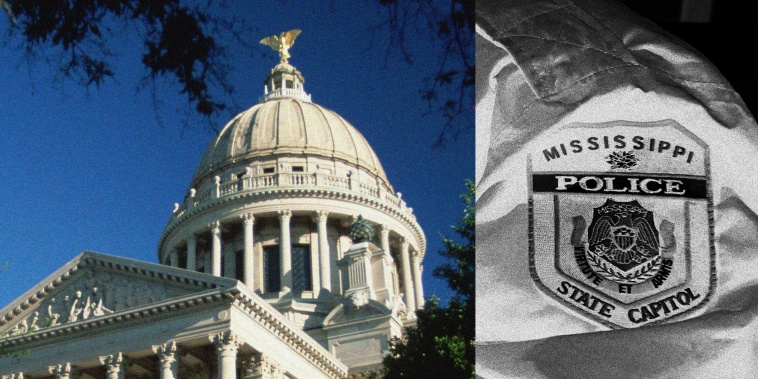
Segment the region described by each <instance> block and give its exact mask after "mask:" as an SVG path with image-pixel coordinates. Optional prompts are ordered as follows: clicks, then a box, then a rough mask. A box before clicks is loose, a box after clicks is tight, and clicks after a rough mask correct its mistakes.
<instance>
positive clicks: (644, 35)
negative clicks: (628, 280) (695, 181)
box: [476, 0, 758, 378]
mask: <svg viewBox="0 0 758 379" xmlns="http://www.w3.org/2000/svg"><path fill="white" fill-rule="evenodd" d="M476 7H477V33H478V35H477V90H476V96H477V99H476V101H477V203H476V204H477V245H478V249H477V250H478V251H477V262H476V265H477V266H476V267H477V375H478V376H480V377H482V378H593V377H613V376H615V377H624V378H630V377H634V378H691V377H707V378H722V377H723V378H752V377H758V360H757V359H756V357H755V354H754V346H755V342H756V341H755V340H756V337H755V336H756V332H758V328H756V325H758V320H756V316H758V215H756V210H758V191H756V189H755V188H754V187H755V185H754V183H755V182H756V179H758V178H756V177H753V176H754V175H756V174H758V173H756V172H755V171H754V167H756V165H758V158H756V157H758V134H756V131H757V130H758V127H757V126H756V123H755V121H754V120H753V117H752V115H751V114H750V112H749V111H748V109H747V106H746V105H745V104H744V102H743V101H742V99H741V98H740V96H739V95H738V94H737V93H736V92H735V91H734V90H733V89H732V87H731V86H730V85H729V84H728V83H727V82H726V80H725V79H724V78H723V76H722V75H721V74H720V73H719V71H718V69H717V68H716V67H714V66H713V65H712V64H711V63H710V62H709V61H708V60H707V59H706V58H705V57H703V56H702V55H701V54H699V53H698V52H696V51H694V50H693V49H692V48H690V47H689V46H688V45H686V44H685V43H684V42H682V41H680V40H678V39H677V38H675V37H673V36H671V35H670V34H668V33H667V32H665V31H663V30H662V29H660V28H659V27H657V26H656V25H655V24H653V23H651V22H650V21H648V20H646V19H644V18H641V17H639V16H637V15H635V14H634V13H633V12H631V11H629V10H628V9H626V8H625V7H624V6H622V5H618V4H616V3H611V2H606V1H589V0H584V1H583V0H553V1H547V0H537V1H528V0H524V1H477V5H476ZM613 123H621V124H624V123H627V124H629V125H649V124H656V123H671V124H676V125H678V126H677V127H679V126H681V127H682V128H684V129H686V131H685V133H689V134H691V135H692V136H693V139H697V140H701V141H703V142H704V144H705V145H707V149H708V151H709V152H710V156H709V162H707V163H708V164H709V167H710V173H709V179H708V180H709V186H710V189H711V194H710V197H711V198H712V217H713V219H712V220H710V221H709V220H698V221H696V222H699V223H701V225H703V227H708V226H710V228H711V230H712V236H711V237H710V238H711V239H712V241H711V243H712V244H713V250H714V255H715V258H714V259H715V261H714V267H715V272H714V276H715V277H714V278H713V283H714V286H713V287H712V289H711V293H709V295H708V296H709V299H708V301H707V302H705V303H704V304H703V305H702V307H701V308H698V309H697V310H693V311H692V312H691V313H688V314H686V315H682V316H681V317H672V318H671V319H670V320H667V321H665V322H661V323H656V324H654V325H650V326H645V327H641V328H625V327H614V326H609V325H606V324H603V323H601V322H596V320H594V319H592V318H591V317H587V315H586V314H583V313H581V312H577V311H576V309H572V308H571V307H568V306H566V305H565V304H564V303H561V302H560V301H556V299H555V298H551V296H550V295H549V294H547V293H546V291H544V290H541V289H540V288H539V286H538V284H537V283H536V282H535V278H534V273H533V271H531V270H530V269H533V267H530V262H529V261H530V253H529V251H530V245H529V239H530V237H532V236H531V229H530V226H529V224H530V213H529V212H530V210H529V209H530V205H529V199H530V196H531V195H530V194H531V192H530V191H531V187H530V185H531V182H530V179H528V175H529V169H528V167H527V165H528V162H531V160H530V159H531V158H530V154H531V155H534V154H532V153H534V151H536V150H534V146H535V145H534V143H535V141H540V140H544V139H546V138H550V136H551V135H556V134H560V133H565V131H566V130H569V129H567V128H572V127H575V125H617V124H613ZM621 124H618V125H621ZM656 125H658V124H656ZM616 128H617V129H614V130H619V129H618V128H623V126H618V127H616ZM558 151H560V150H558ZM535 217H540V216H539V215H538V216H535ZM709 222H710V225H709V224H708V223H709ZM680 244H681V240H680Z"/></svg>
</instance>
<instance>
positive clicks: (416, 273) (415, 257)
mask: <svg viewBox="0 0 758 379" xmlns="http://www.w3.org/2000/svg"><path fill="white" fill-rule="evenodd" d="M420 255H421V254H419V252H418V251H415V250H414V251H413V253H411V267H412V268H413V290H414V293H415V294H416V309H421V308H423V307H424V291H423V290H422V287H421V259H420V258H421V257H420Z"/></svg>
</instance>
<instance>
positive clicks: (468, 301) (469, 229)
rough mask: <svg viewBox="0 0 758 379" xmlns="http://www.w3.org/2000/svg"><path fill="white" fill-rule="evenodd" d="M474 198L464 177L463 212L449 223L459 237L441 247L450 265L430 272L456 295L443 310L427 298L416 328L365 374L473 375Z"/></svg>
mask: <svg viewBox="0 0 758 379" xmlns="http://www.w3.org/2000/svg"><path fill="white" fill-rule="evenodd" d="M474 197H475V186H474V183H473V182H471V181H467V182H466V193H464V194H463V195H462V196H461V198H462V199H463V201H464V203H465V204H466V206H465V208H464V210H463V216H462V217H461V218H460V219H458V223H456V224H455V225H453V226H452V228H453V230H454V231H455V232H456V233H457V234H458V236H459V237H460V239H453V238H444V239H443V241H444V243H445V249H444V250H442V251H440V254H441V255H442V256H444V257H446V258H448V259H450V260H452V263H449V264H446V265H443V266H439V267H437V268H436V269H435V270H434V276H435V277H438V278H442V279H445V280H446V281H447V282H448V285H449V286H450V288H452V289H453V290H454V291H455V295H454V296H453V298H452V299H451V300H450V303H449V304H448V306H447V307H446V308H441V307H440V306H439V299H438V298H437V297H436V296H432V297H431V298H429V299H428V300H427V302H426V305H425V306H424V309H421V310H419V311H417V312H416V316H417V317H418V320H417V323H416V326H415V327H411V328H407V329H406V333H405V336H404V337H403V338H396V339H393V340H392V341H391V342H390V354H389V355H388V356H386V357H385V358H384V361H383V362H382V363H383V364H384V371H383V372H381V373H369V374H368V376H366V377H367V378H369V379H371V378H373V379H378V378H382V379H400V378H415V379H424V378H429V379H432V378H434V379H437V378H446V379H458V378H461V379H473V378H475V376H476V375H475V371H474V362H475V350H474V340H475V338H474V337H475V334H474V333H475V330H474V317H475V315H474V254H475V250H476V244H475V238H476V236H475V234H476V217H475V208H474Z"/></svg>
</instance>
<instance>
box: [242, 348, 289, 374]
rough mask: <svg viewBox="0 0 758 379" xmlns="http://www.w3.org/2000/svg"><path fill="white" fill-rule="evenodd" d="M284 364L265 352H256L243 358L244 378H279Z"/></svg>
mask: <svg viewBox="0 0 758 379" xmlns="http://www.w3.org/2000/svg"><path fill="white" fill-rule="evenodd" d="M283 372H284V370H283V367H282V365H281V364H280V363H279V362H277V361H275V360H274V359H273V358H271V357H270V356H269V355H266V354H263V353H255V354H253V355H248V356H245V357H243V358H242V378H243V379H248V378H261V379H268V378H279V375H280V374H281V373H283Z"/></svg>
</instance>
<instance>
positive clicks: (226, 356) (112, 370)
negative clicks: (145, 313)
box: [2, 332, 294, 379]
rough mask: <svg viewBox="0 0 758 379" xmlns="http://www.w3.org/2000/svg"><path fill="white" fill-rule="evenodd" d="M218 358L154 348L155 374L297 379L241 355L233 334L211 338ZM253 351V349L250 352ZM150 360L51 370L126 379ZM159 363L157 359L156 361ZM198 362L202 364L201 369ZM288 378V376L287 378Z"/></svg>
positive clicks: (120, 357)
mask: <svg viewBox="0 0 758 379" xmlns="http://www.w3.org/2000/svg"><path fill="white" fill-rule="evenodd" d="M208 339H209V341H208V342H209V344H212V345H213V347H214V350H215V351H216V354H215V362H212V361H211V362H207V361H205V360H204V358H203V357H201V354H198V353H195V352H196V351H198V348H197V347H194V348H192V349H187V350H184V349H183V348H182V347H181V346H180V345H178V344H177V343H176V342H174V341H171V342H168V343H165V344H163V345H155V346H152V350H153V353H154V354H155V356H156V357H157V358H158V359H157V360H158V362H159V364H158V367H157V369H158V370H159V372H155V373H153V374H154V375H155V377H159V378H160V379H178V378H179V368H180V365H183V367H184V368H185V370H186V371H185V372H184V373H183V376H186V377H188V378H195V379H211V377H213V375H211V370H212V369H213V368H214V367H215V369H216V375H215V378H217V379H237V376H238V375H237V373H238V372H239V373H240V374H241V375H240V377H241V378H242V379H285V378H294V377H293V376H292V374H287V373H286V369H285V368H284V366H283V365H282V364H281V363H280V362H277V361H276V359H275V358H274V357H272V356H269V355H267V354H265V353H261V352H255V351H253V352H241V351H240V347H241V346H242V343H241V341H240V340H239V339H238V338H237V336H236V335H234V334H233V333H231V332H223V333H218V334H216V335H211V336H209V337H208ZM248 350H250V349H248ZM150 359H151V358H150V357H144V356H140V357H139V358H135V359H131V358H130V357H129V356H128V353H124V352H116V353H113V354H109V355H104V356H100V357H99V360H100V364H101V367H100V368H99V369H98V368H97V367H91V366H87V367H80V366H77V364H76V362H65V363H61V364H58V365H55V366H50V367H49V373H50V374H51V375H52V376H53V378H54V379H78V378H82V377H85V376H84V375H83V374H84V373H87V372H89V375H88V376H90V377H91V376H92V374H93V373H96V372H98V371H99V372H102V370H103V369H104V370H105V372H106V378H107V379H125V377H126V373H127V371H130V370H134V371H135V372H140V373H143V374H144V372H145V371H149V370H150V368H152V367H153V366H152V365H151V364H149V363H148V362H149V361H150ZM152 359H155V358H152ZM198 362H200V364H199V365H198ZM285 374H286V375H285ZM23 377H24V374H23V373H15V374H10V375H3V376H2V379H21V378H23Z"/></svg>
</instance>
